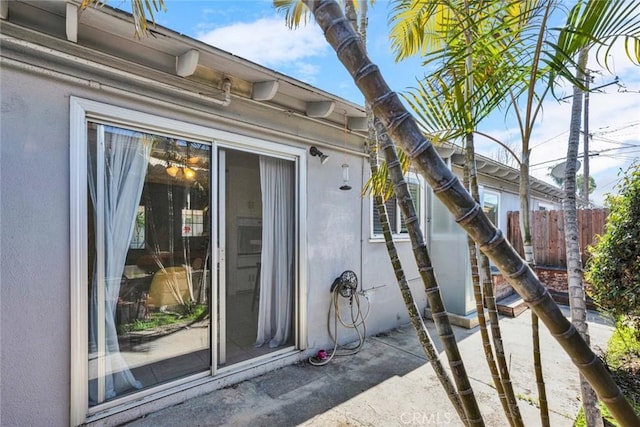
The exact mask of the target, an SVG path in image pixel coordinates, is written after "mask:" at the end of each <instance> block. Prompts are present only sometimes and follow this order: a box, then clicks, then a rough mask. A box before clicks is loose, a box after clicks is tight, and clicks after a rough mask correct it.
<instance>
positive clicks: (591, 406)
mask: <svg viewBox="0 0 640 427" xmlns="http://www.w3.org/2000/svg"><path fill="white" fill-rule="evenodd" d="M587 56H588V51H587V49H583V50H581V51H580V54H579V57H578V71H577V73H578V74H577V77H578V78H579V79H580V80H583V81H584V79H585V76H584V74H583V72H582V70H584V68H585V67H586V66H587ZM581 116H582V90H581V89H580V88H578V87H576V86H574V88H573V100H572V105H571V124H570V127H569V144H568V147H567V163H566V165H567V166H566V170H565V176H564V192H565V195H564V200H563V210H564V236H565V241H566V246H567V277H568V279H569V309H570V310H571V322H572V323H573V325H574V326H575V328H576V329H577V330H578V332H579V333H580V335H581V336H582V338H583V339H584V340H585V341H586V342H587V343H589V326H588V324H587V304H586V301H585V293H584V286H583V285H582V260H581V259H580V246H579V242H578V221H577V205H576V169H577V162H578V145H579V144H580V119H581ZM580 394H581V396H582V407H583V408H584V415H585V419H586V421H587V426H588V427H601V426H602V425H603V422H602V414H601V413H600V408H599V406H598V398H597V396H596V395H595V393H594V392H593V389H592V388H591V387H590V386H589V383H587V382H586V381H585V378H584V377H583V376H582V375H581V376H580Z"/></svg>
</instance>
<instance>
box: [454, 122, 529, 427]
mask: <svg viewBox="0 0 640 427" xmlns="http://www.w3.org/2000/svg"><path fill="white" fill-rule="evenodd" d="M465 145H466V146H465V167H467V168H468V169H469V187H467V188H470V189H471V197H473V199H474V200H475V201H476V203H479V202H480V191H479V189H478V174H477V172H476V159H475V144H474V139H473V134H468V135H467V137H466V143H465ZM473 247H474V251H475V247H476V246H475V242H474V244H473ZM477 256H478V258H479V259H480V270H481V271H482V293H483V295H484V303H485V304H486V307H487V312H488V313H489V325H490V327H491V338H492V340H493V347H494V350H495V352H496V361H497V364H498V369H499V375H500V381H501V383H502V389H503V391H504V395H505V399H506V401H507V403H508V408H509V416H510V421H511V422H512V423H513V425H514V426H516V427H522V426H523V422H522V415H521V414H520V408H519V407H518V401H517V399H516V395H515V393H514V392H513V384H512V383H511V376H510V375H509V367H508V366H507V359H506V357H505V355H504V345H503V342H502V332H501V331H500V324H499V323H498V307H497V304H496V297H495V294H494V292H493V281H492V280H491V266H490V265H489V260H488V259H487V256H486V255H485V254H483V253H482V252H480V253H479V254H478V255H477Z"/></svg>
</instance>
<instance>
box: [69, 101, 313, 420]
mask: <svg viewBox="0 0 640 427" xmlns="http://www.w3.org/2000/svg"><path fill="white" fill-rule="evenodd" d="M69 102H70V115H69V116H70V122H69V125H70V144H69V148H70V150H69V161H70V186H69V201H70V203H69V204H70V206H69V234H70V235H69V250H70V266H69V267H70V269H69V274H70V280H69V285H70V329H71V331H70V332H71V333H70V366H72V367H73V369H72V370H71V372H70V399H71V402H70V403H71V404H70V424H72V425H79V424H82V423H85V422H87V420H89V419H96V418H101V417H102V416H105V415H108V414H110V413H113V412H118V411H119V410H118V408H121V409H120V410H125V409H127V408H128V407H132V406H135V402H136V401H139V400H140V399H141V398H145V400H147V399H154V395H157V397H158V398H160V397H162V395H163V394H166V392H167V391H168V390H172V389H178V388H180V387H181V386H184V385H187V384H192V383H194V382H195V381H198V380H200V381H203V380H205V381H206V380H207V378H206V377H209V380H215V375H216V374H218V371H219V370H218V369H217V348H218V339H217V334H216V332H215V331H216V330H217V321H216V319H215V317H214V316H213V315H212V320H211V347H210V349H211V360H212V366H211V371H210V372H208V373H207V372H204V373H201V374H195V375H193V376H189V377H185V378H180V379H178V380H175V381H172V382H169V383H166V384H161V385H159V386H157V387H153V388H149V389H145V390H142V391H140V392H139V393H134V394H131V395H127V396H123V397H122V398H119V399H114V400H113V401H109V402H106V403H104V404H101V405H98V406H94V407H92V408H89V404H88V343H87V336H88V311H87V303H88V279H87V277H88V274H87V271H88V262H87V260H86V259H85V258H86V253H87V235H88V226H87V209H88V200H87V187H86V186H87V128H86V126H87V122H88V121H89V120H96V121H106V122H110V123H112V124H114V125H116V126H120V127H129V128H132V129H139V130H144V131H146V132H157V133H160V134H165V135H174V136H177V137H180V138H185V139H192V140H199V141H206V142H207V143H210V144H211V147H212V154H211V156H212V158H211V164H212V165H217V164H218V147H226V148H230V149H235V150H244V151H250V152H252V153H256V154H265V155H269V156H274V157H280V158H284V159H288V160H293V161H294V162H295V181H296V182H295V194H296V198H297V203H296V210H295V218H296V230H295V257H296V258H295V278H296V283H295V290H294V313H293V314H294V325H295V328H294V329H295V332H294V334H295V349H296V351H298V350H305V349H306V347H307V241H306V236H307V221H306V220H307V196H306V189H307V178H306V177H307V169H306V168H307V150H306V149H305V148H301V147H297V146H293V145H290V144H292V143H293V141H291V140H288V139H285V137H284V136H283V137H282V139H281V140H279V141H276V140H277V138H273V137H272V138H271V140H270V141H267V140H264V139H262V138H259V137H252V136H247V135H241V134H238V133H233V132H229V131H225V130H220V129H215V128H212V127H208V126H201V125H197V124H192V123H187V122H184V121H180V120H176V119H171V118H168V117H162V116H157V115H153V114H148V113H143V112H141V111H137V110H132V109H128V108H123V107H118V106H114V105H110V104H106V103H102V102H97V101H92V100H89V99H84V98H79V97H75V96H71V97H70V101H69ZM217 169H218V168H217V166H216V167H215V168H211V175H212V176H211V177H210V179H211V180H210V182H211V184H210V189H211V193H212V194H211V195H210V200H211V204H212V206H216V207H217V206H218V197H217V191H214V190H217V188H218V173H217ZM211 233H212V236H214V235H215V236H218V225H217V220H213V218H212V223H211ZM210 241H211V245H212V247H211V254H212V258H213V259H212V265H217V263H218V262H220V259H219V258H220V254H219V253H218V248H217V242H216V241H215V240H214V239H213V238H212V239H211V240H210ZM212 273H213V271H212ZM211 282H212V283H211V286H212V289H217V287H218V279H217V274H212V277H211ZM216 304H217V300H216V299H215V293H213V295H212V306H213V307H215V306H216ZM269 356H271V357H272V356H273V353H272V354H270V355H269ZM266 360H267V359H265V358H263V359H262V360H261V358H257V359H255V360H253V359H252V360H251V361H250V362H251V363H247V364H238V365H233V366H232V367H229V368H235V369H236V370H244V369H249V368H251V367H253V366H257V365H259V364H262V363H265V361H266ZM229 368H226V367H225V368H223V369H221V370H220V371H222V372H224V373H227V372H228V371H229Z"/></svg>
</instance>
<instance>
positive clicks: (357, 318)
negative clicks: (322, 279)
mask: <svg viewBox="0 0 640 427" xmlns="http://www.w3.org/2000/svg"><path fill="white" fill-rule="evenodd" d="M343 292H344V289H343V288H342V287H341V286H340V285H338V286H333V287H332V291H331V305H330V306H329V313H328V315H327V330H328V331H329V337H331V340H332V341H333V350H332V351H331V354H330V355H328V356H327V357H326V358H320V357H319V356H311V357H310V358H309V363H310V364H312V365H314V366H323V365H326V364H327V363H329V362H331V359H333V358H334V357H335V356H350V355H353V354H356V353H357V352H359V351H360V350H361V349H362V347H363V346H364V342H365V339H366V336H367V326H366V324H365V321H366V320H367V317H369V312H370V309H371V305H370V304H369V300H368V299H367V312H366V314H364V315H363V314H362V306H361V304H360V295H359V294H358V292H356V291H355V289H353V290H352V291H351V292H348V294H349V296H348V297H347V298H348V299H349V306H350V314H351V323H347V322H345V321H344V319H343V318H342V316H341V315H340V307H339V305H340V304H339V301H340V295H341V293H343ZM354 303H355V304H354ZM332 311H333V330H334V332H335V336H334V333H333V332H332V331H331V323H332V322H331V312H332ZM338 322H340V324H341V325H342V326H344V327H345V328H347V329H355V330H356V333H357V334H358V344H357V345H356V346H355V347H342V346H338ZM360 327H362V331H361V330H360ZM318 353H320V352H318Z"/></svg>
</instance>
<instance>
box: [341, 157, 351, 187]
mask: <svg viewBox="0 0 640 427" xmlns="http://www.w3.org/2000/svg"><path fill="white" fill-rule="evenodd" d="M340 189H341V190H344V191H346V190H351V186H350V185H349V165H348V164H347V163H344V164H343V165H342V186H341V187H340Z"/></svg>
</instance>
